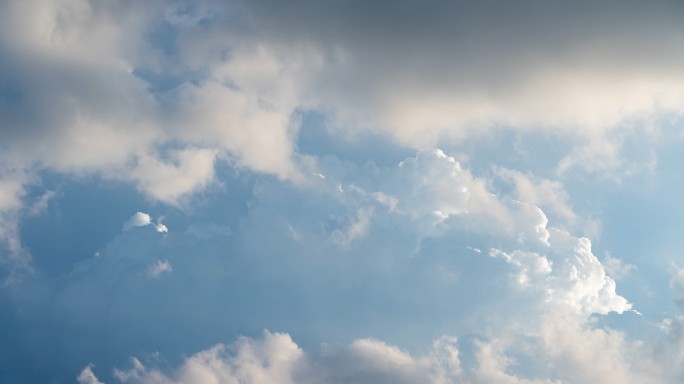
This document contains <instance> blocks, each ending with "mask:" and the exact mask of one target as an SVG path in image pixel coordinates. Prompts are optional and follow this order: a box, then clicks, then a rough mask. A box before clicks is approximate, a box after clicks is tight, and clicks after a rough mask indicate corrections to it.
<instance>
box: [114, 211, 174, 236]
mask: <svg viewBox="0 0 684 384" xmlns="http://www.w3.org/2000/svg"><path fill="white" fill-rule="evenodd" d="M161 220H162V218H161V217H160V218H159V220H158V221H157V224H153V223H152V216H150V215H148V214H147V213H144V212H136V213H134V214H133V216H131V217H130V218H129V219H128V220H126V222H124V223H123V230H124V231H129V230H130V229H131V228H134V227H145V226H147V225H152V226H153V227H154V229H155V230H156V231H157V232H160V233H166V232H168V231H169V229H168V228H167V227H166V225H164V224H162V223H161Z"/></svg>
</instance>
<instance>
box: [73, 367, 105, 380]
mask: <svg viewBox="0 0 684 384" xmlns="http://www.w3.org/2000/svg"><path fill="white" fill-rule="evenodd" d="M76 380H78V384H103V383H102V382H101V381H100V380H98V379H97V376H95V373H93V365H92V364H90V365H88V366H86V367H85V368H83V370H82V371H81V373H79V374H78V377H76Z"/></svg>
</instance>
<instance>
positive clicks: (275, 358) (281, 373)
mask: <svg viewBox="0 0 684 384" xmlns="http://www.w3.org/2000/svg"><path fill="white" fill-rule="evenodd" d="M455 343H456V340H455V339H453V338H448V337H444V338H441V339H439V340H437V341H435V345H434V349H433V351H432V353H431V354H429V355H426V356H420V357H413V356H411V355H410V354H408V353H407V352H405V351H402V350H400V349H399V348H397V347H395V346H392V345H388V344H386V343H384V342H382V341H378V340H374V339H359V340H356V341H354V342H353V343H352V344H351V345H349V346H346V347H341V348H340V347H334V348H333V347H326V348H324V349H323V350H322V351H321V352H319V353H314V354H310V353H309V354H307V353H305V352H304V351H303V350H301V349H300V348H299V346H298V345H297V344H296V343H295V342H294V341H293V340H292V339H291V337H290V335H288V334H284V333H271V332H269V331H265V332H264V333H263V336H262V337H261V338H259V339H252V338H247V337H241V338H240V339H239V340H238V341H237V342H235V343H234V344H232V345H223V344H218V345H216V346H214V347H212V348H209V349H207V350H204V351H201V352H199V353H197V354H195V355H193V356H191V357H189V358H187V359H186V360H185V361H184V362H183V364H182V365H181V366H179V367H177V368H175V369H174V370H173V371H172V372H164V371H162V370H160V369H158V368H155V367H146V366H145V365H143V364H142V363H141V362H140V360H138V359H136V358H132V360H131V363H132V367H131V368H129V369H125V370H119V369H117V370H115V373H114V376H115V377H116V378H117V379H118V380H119V381H120V382H121V383H139V384H148V383H197V382H217V383H218V382H220V383H238V382H246V383H252V384H266V383H312V384H313V383H330V384H335V383H348V382H354V383H407V384H408V383H416V384H417V383H425V382H430V383H436V384H438V383H445V384H446V383H452V382H453V380H454V379H456V378H457V377H458V376H460V365H459V364H460V363H459V359H458V351H457V349H455V347H454V346H455ZM438 355H439V356H441V357H438ZM90 368H91V367H90V366H88V367H86V368H85V369H84V370H83V372H82V373H81V376H84V377H85V376H87V377H89V378H92V380H97V379H96V377H95V376H94V375H93V373H92V370H91V369H90ZM81 376H79V380H80V377H81ZM84 382H88V383H90V381H84ZM93 382H97V381H93Z"/></svg>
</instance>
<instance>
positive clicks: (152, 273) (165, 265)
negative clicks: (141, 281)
mask: <svg viewBox="0 0 684 384" xmlns="http://www.w3.org/2000/svg"><path fill="white" fill-rule="evenodd" d="M171 271H173V267H172V266H171V263H169V261H168V260H163V261H162V260H157V262H156V263H155V264H154V265H153V266H151V267H150V268H149V269H148V271H147V274H148V276H149V277H150V279H158V278H159V277H160V276H161V275H162V274H164V273H171Z"/></svg>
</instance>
